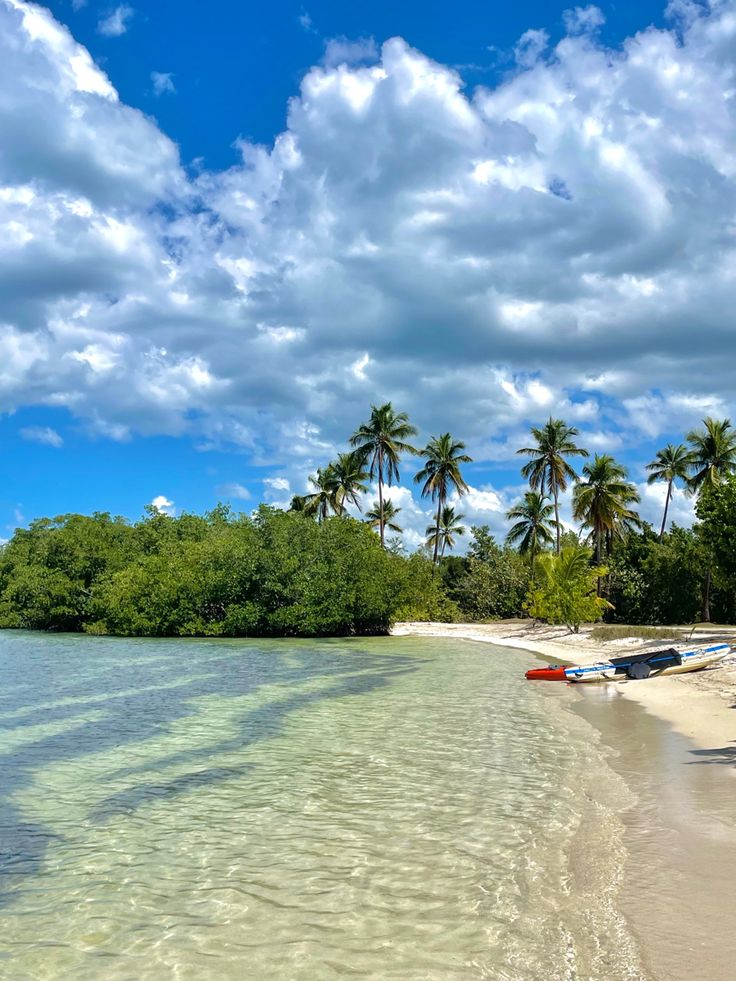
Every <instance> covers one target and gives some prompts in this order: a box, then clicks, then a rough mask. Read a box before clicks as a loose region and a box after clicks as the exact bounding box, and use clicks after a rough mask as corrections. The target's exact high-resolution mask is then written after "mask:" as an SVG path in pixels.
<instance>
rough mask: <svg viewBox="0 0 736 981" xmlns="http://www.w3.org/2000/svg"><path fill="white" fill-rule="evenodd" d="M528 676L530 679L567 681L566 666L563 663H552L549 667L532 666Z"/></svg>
mask: <svg viewBox="0 0 736 981" xmlns="http://www.w3.org/2000/svg"><path fill="white" fill-rule="evenodd" d="M526 677H527V678H528V680H529V681H567V677H566V675H565V667H564V665H561V664H550V665H549V667H547V668H530V670H529V671H527V673H526Z"/></svg>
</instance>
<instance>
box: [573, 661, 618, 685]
mask: <svg viewBox="0 0 736 981" xmlns="http://www.w3.org/2000/svg"><path fill="white" fill-rule="evenodd" d="M615 674H616V666H615V665H614V664H611V662H610V661H601V662H600V663H599V664H584V665H583V664H574V665H573V666H572V667H570V668H565V680H566V681H608V680H609V678H613V677H614V675H615Z"/></svg>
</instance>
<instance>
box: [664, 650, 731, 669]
mask: <svg viewBox="0 0 736 981" xmlns="http://www.w3.org/2000/svg"><path fill="white" fill-rule="evenodd" d="M730 653H731V645H730V644H714V645H713V646H712V647H697V648H696V649H695V650H692V651H682V652H681V654H680V657H681V658H682V664H673V665H671V666H670V667H667V668H664V669H663V670H662V671H660V672H658V673H659V674H686V673H687V672H688V671H700V670H701V669H702V668H708V667H710V665H711V664H717V663H718V662H719V661H722V660H723V659H724V657H727V656H728V655H729V654H730Z"/></svg>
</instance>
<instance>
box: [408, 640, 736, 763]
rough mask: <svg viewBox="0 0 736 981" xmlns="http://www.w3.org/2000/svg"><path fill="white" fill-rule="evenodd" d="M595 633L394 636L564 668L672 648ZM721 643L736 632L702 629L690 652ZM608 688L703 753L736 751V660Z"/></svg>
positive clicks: (656, 642)
mask: <svg viewBox="0 0 736 981" xmlns="http://www.w3.org/2000/svg"><path fill="white" fill-rule="evenodd" d="M632 629H633V630H635V628H632ZM590 631H591V628H590V627H581V630H580V633H579V634H572V633H570V632H569V631H568V630H567V629H566V628H564V627H548V626H543V625H537V626H534V625H532V623H531V622H530V621H529V620H502V621H499V622H498V623H490V624H474V623H397V624H396V626H395V627H394V629H393V634H394V635H395V636H407V635H411V636H419V637H457V638H459V639H465V640H476V641H481V642H483V643H489V644H496V645H497V646H500V647H515V648H520V649H523V650H527V651H531V652H533V653H535V654H539V655H541V656H542V657H544V658H548V659H552V660H554V661H557V662H559V663H562V664H591V663H594V662H595V661H602V660H607V659H608V658H609V657H615V656H616V655H617V654H621V653H622V652H628V651H631V652H637V651H646V650H656V649H658V648H661V647H668V646H670V642H668V641H667V640H661V639H660V640H655V641H652V640H643V639H642V638H641V637H636V636H632V637H630V638H625V639H623V640H613V641H603V642H602V641H597V642H595V641H592V640H591V638H590ZM719 640H726V641H728V642H730V643H733V644H735V645H736V628H725V629H724V628H720V627H719V628H699V629H698V631H697V632H696V633H695V634H694V635H693V638H692V640H691V641H690V642H689V643H688V644H687V646H688V647H689V646H693V647H695V646H698V645H701V644H706V643H715V642H717V641H719ZM679 645H680V641H678V646H679ZM534 666H535V662H534V659H533V658H530V661H529V667H534ZM539 684H542V682H539ZM607 684H615V685H616V691H617V692H619V693H620V694H621V695H623V696H624V697H626V698H631V699H633V700H634V701H636V702H639V704H640V705H642V706H643V707H644V708H645V709H646V710H647V711H648V712H651V713H652V714H653V715H656V716H659V718H662V719H665V720H666V721H667V722H669V723H670V724H671V725H672V727H673V728H674V729H676V730H677V731H678V732H680V733H682V734H683V735H685V736H688V737H689V738H690V739H691V740H692V741H693V742H694V743H696V744H697V745H698V746H699V747H700V748H702V749H720V748H725V747H733V748H736V656H733V655H732V656H730V657H729V658H727V659H726V660H725V661H723V662H721V663H720V664H719V665H716V666H715V667H713V668H709V669H706V670H705V671H698V672H693V673H692V674H684V675H669V676H667V675H665V676H663V677H658V678H649V679H647V680H645V681H627V680H625V681H619V682H608V683H607Z"/></svg>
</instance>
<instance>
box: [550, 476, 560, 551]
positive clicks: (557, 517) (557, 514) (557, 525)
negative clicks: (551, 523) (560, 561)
mask: <svg viewBox="0 0 736 981" xmlns="http://www.w3.org/2000/svg"><path fill="white" fill-rule="evenodd" d="M552 491H553V493H554V498H555V531H556V532H557V554H558V555H559V554H560V505H559V501H558V493H559V492H558V490H557V481H555V482H554V484H553V485H552Z"/></svg>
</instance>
